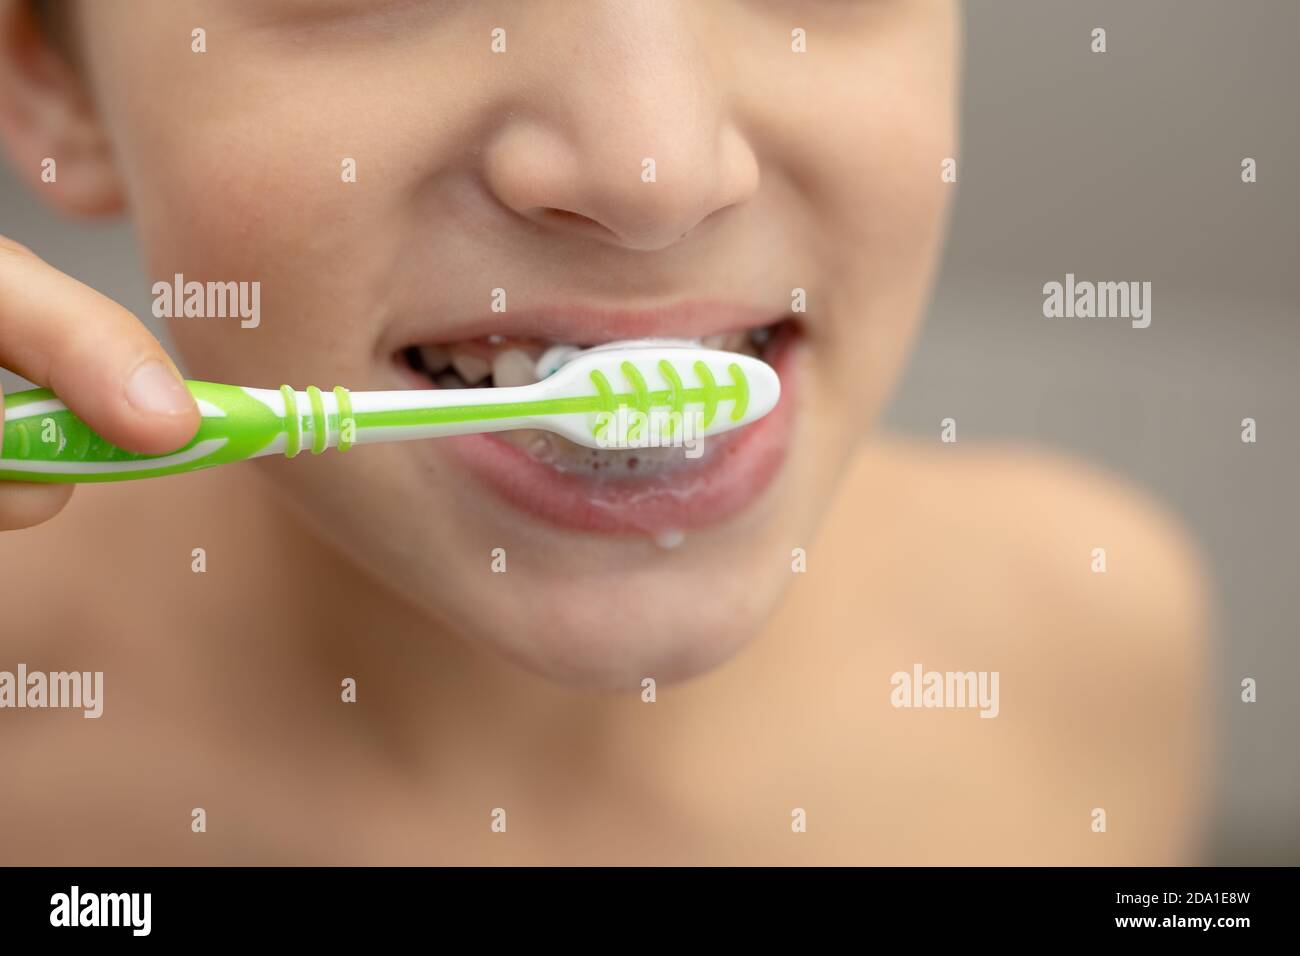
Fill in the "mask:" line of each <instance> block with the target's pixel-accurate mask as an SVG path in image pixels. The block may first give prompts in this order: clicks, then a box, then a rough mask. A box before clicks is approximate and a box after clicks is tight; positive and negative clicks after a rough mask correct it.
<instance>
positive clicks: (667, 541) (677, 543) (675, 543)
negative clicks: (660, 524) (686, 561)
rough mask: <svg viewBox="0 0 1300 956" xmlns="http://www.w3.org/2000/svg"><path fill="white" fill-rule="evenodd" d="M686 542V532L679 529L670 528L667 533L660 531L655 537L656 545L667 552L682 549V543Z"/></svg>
mask: <svg viewBox="0 0 1300 956" xmlns="http://www.w3.org/2000/svg"><path fill="white" fill-rule="evenodd" d="M685 540H686V532H685V531H682V530H680V529H678V528H669V529H667V530H666V531H660V532H659V533H658V534H656V535H655V536H654V543H655V544H657V545H658V546H659V547H661V548H663V549H664V550H665V551H671V550H673V548H679V547H681V544H682V542H683V541H685Z"/></svg>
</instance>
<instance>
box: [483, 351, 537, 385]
mask: <svg viewBox="0 0 1300 956" xmlns="http://www.w3.org/2000/svg"><path fill="white" fill-rule="evenodd" d="M537 380H538V379H537V363H536V362H535V361H534V360H533V358H532V357H531V356H530V355H529V354H528V353H527V352H525V351H524V350H523V349H506V350H505V351H504V352H498V353H497V354H496V356H495V357H494V358H493V359H492V384H494V385H495V386H496V387H497V388H514V387H516V386H519V385H532V384H533V382H536V381H537Z"/></svg>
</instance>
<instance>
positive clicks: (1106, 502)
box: [832, 439, 1212, 863]
mask: <svg viewBox="0 0 1300 956" xmlns="http://www.w3.org/2000/svg"><path fill="white" fill-rule="evenodd" d="M841 501H842V505H841V506H842V507H843V508H844V509H845V514H846V515H847V516H848V520H847V521H840V522H838V523H839V524H840V525H841V526H849V527H858V528H862V529H864V531H865V532H866V533H867V534H868V535H870V539H871V540H874V541H876V542H878V543H879V545H880V547H879V552H878V553H876V554H874V555H873V556H872V557H871V559H870V560H869V561H868V562H867V564H866V569H867V571H866V573H867V574H869V575H872V576H874V580H876V581H877V582H883V584H884V586H881V587H877V588H876V589H875V590H873V591H871V592H870V593H873V594H876V595H877V596H878V598H879V599H880V600H881V601H882V602H884V603H885V604H886V605H888V604H889V602H890V601H891V600H894V601H895V602H896V603H895V604H894V610H893V614H894V618H895V619H903V620H912V621H919V622H923V623H920V624H919V625H918V629H917V630H918V632H919V634H920V635H921V636H919V637H916V636H913V637H912V638H909V644H910V645H911V646H912V647H916V646H918V644H919V646H921V647H923V648H925V653H928V654H930V655H932V656H933V657H934V659H936V660H941V659H943V655H944V654H945V653H947V655H948V659H952V660H954V661H956V660H957V659H959V658H960V659H961V661H962V662H963V666H962V669H963V670H964V669H966V668H967V667H976V668H979V667H982V666H987V667H988V668H989V669H990V670H999V671H1000V672H1001V675H1002V685H1001V687H1002V705H1001V706H1002V713H1001V718H1002V719H1001V720H1000V721H996V722H994V723H999V724H1002V725H1003V728H1004V729H1005V730H1006V731H1013V730H1014V736H1015V740H1016V747H1017V748H1019V758H1018V759H1019V760H1020V761H1021V762H1022V766H1021V767H1020V769H1021V770H1023V772H1025V773H1026V774H1027V775H1029V774H1032V775H1033V778H1034V779H1035V782H1036V784H1037V785H1039V786H1042V787H1043V788H1045V789H1047V790H1049V791H1051V792H1052V793H1053V794H1054V795H1055V796H1056V798H1057V799H1058V800H1064V801H1065V803H1066V805H1061V804H1060V803H1058V804H1057V805H1056V807H1055V811H1053V812H1060V813H1062V814H1063V816H1062V818H1061V820H1060V826H1061V827H1063V828H1065V829H1064V830H1063V831H1062V839H1061V841H1060V842H1059V844H1058V847H1057V848H1058V849H1060V850H1061V851H1062V852H1063V853H1064V854H1065V856H1066V857H1068V858H1070V859H1073V860H1075V861H1077V862H1085V863H1086V862H1098V863H1100V862H1114V863H1120V862H1138V861H1144V862H1181V861H1185V860H1186V859H1188V858H1189V856H1190V855H1191V854H1193V853H1194V852H1195V849H1196V847H1195V843H1196V833H1197V831H1198V825H1199V823H1200V822H1201V819H1202V817H1203V814H1204V809H1205V808H1204V803H1203V795H1204V791H1205V788H1204V786H1203V785H1202V784H1203V782H1204V780H1205V771H1206V767H1207V764H1208V759H1209V746H1208V726H1209V720H1208V718H1209V716H1210V715H1209V713H1208V708H1207V702H1208V699H1209V698H1208V695H1207V693H1206V684H1207V679H1208V671H1209V666H1208V659H1209V644H1210V640H1209V636H1210V632H1211V619H1212V610H1211V608H1212V599H1211V594H1210V585H1209V576H1208V573H1207V570H1206V567H1205V562H1204V560H1203V558H1202V556H1201V553H1200V550H1199V548H1198V546H1197V545H1196V543H1195V541H1194V539H1193V538H1192V536H1191V534H1190V533H1189V531H1188V530H1187V529H1186V527H1185V526H1184V524H1183V523H1182V522H1181V521H1180V520H1179V519H1178V518H1177V517H1176V516H1175V515H1174V514H1173V512H1172V511H1171V510H1170V509H1169V508H1167V507H1166V506H1164V505H1163V504H1161V503H1160V502H1159V501H1158V500H1157V499H1156V498H1155V496H1154V495H1152V494H1151V493H1149V492H1146V491H1144V490H1141V489H1140V488H1138V487H1137V486H1136V485H1135V484H1133V483H1131V482H1128V481H1125V480H1123V479H1121V478H1119V477H1117V476H1114V475H1111V474H1107V473H1106V472H1104V471H1103V470H1101V469H1099V468H1097V467H1095V466H1091V465H1088V464H1086V463H1084V462H1081V461H1078V460H1074V459H1070V458H1068V457H1066V456H1063V455H1059V454H1055V453H1049V452H1043V451H1036V450H1031V449H1026V448H1016V447H985V448H972V449H969V450H967V449H964V448H963V449H961V450H958V449H957V448H956V447H955V446H935V445H928V446H921V445H919V444H916V443H912V442H907V441H903V440H893V439H891V440H886V441H881V442H879V443H876V444H874V445H873V446H871V447H870V448H868V449H867V450H866V451H865V452H864V453H863V454H862V456H861V459H860V460H859V461H858V462H857V464H856V467H855V469H854V471H853V473H852V475H851V477H850V478H849V480H848V485H847V487H846V488H845V489H844V493H843V494H842V495H841ZM837 537H838V538H840V539H841V542H840V544H839V545H838V546H839V547H844V546H845V544H844V542H843V540H842V538H843V536H836V535H834V534H833V535H832V538H837ZM855 565H856V566H858V567H862V562H845V563H842V565H841V566H855ZM917 577H920V578H921V579H922V582H923V583H922V584H921V585H920V586H919V589H918V586H917V584H916V583H915V581H914V580H912V579H914V578H917ZM858 586H859V587H865V586H866V585H865V584H863V583H862V582H859V584H858ZM901 601H906V602H907V604H906V607H904V606H903V605H902V604H901V603H898V602H901ZM908 615H911V617H910V618H909V617H908ZM945 649H946V650H945ZM919 653H921V652H918V655H919ZM972 661H975V662H976V663H971V662H972ZM979 661H985V662H987V664H984V665H981V664H979V663H978V662H979ZM1004 722H1005V723H1004ZM1016 759H1017V758H1011V760H1012V766H1009V767H1008V769H1007V772H1008V773H1012V774H1014V773H1016V772H1017V769H1016V768H1015V766H1014V764H1015V762H1016ZM1076 804H1077V805H1076ZM1097 809H1101V810H1103V811H1105V812H1106V815H1107V818H1108V822H1107V831H1106V832H1107V835H1108V836H1109V837H1110V838H1109V839H1101V838H1098V839H1094V837H1099V836H1100V835H1099V834H1095V833H1094V832H1093V831H1092V829H1091V828H1090V827H1088V826H1079V827H1077V828H1076V827H1075V824H1076V823H1078V822H1079V821H1085V820H1087V819H1088V818H1089V815H1090V814H1092V813H1093V812H1094V811H1095V810H1097ZM1070 828H1073V829H1070ZM1117 831H1118V832H1117ZM1060 861H1061V860H1060V858H1058V862H1060Z"/></svg>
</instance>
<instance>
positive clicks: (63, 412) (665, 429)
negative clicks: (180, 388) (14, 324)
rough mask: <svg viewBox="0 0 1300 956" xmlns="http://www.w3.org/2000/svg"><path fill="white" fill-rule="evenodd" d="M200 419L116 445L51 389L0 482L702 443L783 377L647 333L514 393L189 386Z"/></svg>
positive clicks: (9, 424) (22, 429) (8, 414)
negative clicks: (548, 447)
mask: <svg viewBox="0 0 1300 956" xmlns="http://www.w3.org/2000/svg"><path fill="white" fill-rule="evenodd" d="M186 385H187V387H188V388H189V390H190V394H192V395H193V396H194V400H195V402H196V403H197V404H198V407H199V412H200V414H201V416H202V422H201V424H200V425H199V430H198V433H197V434H196V435H195V436H194V438H193V439H192V440H191V441H190V442H189V443H188V444H187V445H185V446H184V447H183V448H181V449H179V450H177V451H175V452H172V453H170V454H166V455H137V454H134V453H133V452H129V451H125V450H123V449H121V448H118V447H116V446H115V445H112V444H110V443H109V442H108V441H106V440H105V439H103V438H101V437H100V436H99V435H97V434H95V433H94V432H93V431H92V430H91V429H90V427H89V426H88V425H86V424H85V422H83V421H81V419H79V418H77V417H76V416H75V415H74V414H72V412H71V411H69V410H68V408H67V406H65V405H64V404H63V402H61V401H60V400H59V399H58V398H57V397H56V396H55V395H54V393H53V392H51V391H50V390H49V389H43V388H40V389H32V390H30V391H25V392H18V393H16V394H14V395H8V396H6V397H5V402H4V442H3V446H0V480H5V481H37V482H65V483H66V482H99V481H123V480H127V479H133V478H156V477H161V476H163V475H174V474H179V473H182V472H187V471H197V470H199V469H201V468H211V467H213V466H215V465H224V464H228V463H229V462H234V461H243V460H245V459H248V458H259V457H261V456H263V455H272V454H283V455H284V456H285V457H287V458H293V457H294V456H295V455H297V454H298V453H299V452H301V451H308V450H309V451H311V452H312V453H313V454H320V453H321V452H323V451H325V449H327V448H337V449H338V450H339V451H347V450H348V449H349V448H351V447H352V446H353V445H364V444H369V443H372V442H388V441H408V440H414V439H421V438H440V437H443V436H447V435H468V434H475V433H480V432H496V431H508V430H510V429H516V428H537V429H545V430H548V431H552V432H555V433H556V434H558V435H561V436H563V437H564V438H567V439H569V440H570V441H573V442H577V443H578V444H580V445H586V446H588V447H591V448H643V447H652V446H660V447H662V446H665V445H673V444H679V443H684V442H689V441H691V440H699V439H703V438H708V437H712V436H714V435H718V434H721V433H722V432H726V431H730V430H731V429H733V428H740V427H742V426H744V425H748V424H750V423H751V422H754V421H757V420H758V419H760V418H762V417H763V416H764V415H766V414H767V413H768V412H770V411H771V410H772V408H773V407H774V406H775V405H776V402H777V399H778V397H779V396H780V390H781V385H780V380H779V379H778V378H777V374H776V372H775V371H774V370H773V369H772V368H771V366H769V365H767V364H766V363H764V362H762V361H760V360H759V359H756V358H753V357H751V356H748V355H740V354H736V353H732V352H721V351H716V350H713V349H704V348H696V347H692V346H689V345H662V344H645V343H637V342H630V343H628V342H625V343H612V344H610V345H604V346H598V347H596V348H593V349H587V350H585V351H582V352H578V353H577V354H576V355H575V356H574V357H573V358H571V359H570V360H569V361H568V362H567V363H566V364H564V365H562V366H561V367H560V368H559V369H557V370H556V371H555V372H554V373H553V374H552V375H550V377H548V378H545V379H543V380H542V381H540V382H535V383H534V384H532V385H522V386H518V387H511V388H472V389H471V388H458V389H427V390H404V391H391V392H390V391H383V392H349V391H348V390H347V389H345V388H342V387H338V388H334V389H332V390H331V391H322V390H321V389H319V388H316V387H314V386H311V387H308V388H307V389H306V390H305V391H295V390H294V389H292V388H290V387H289V386H288V385H285V386H282V387H281V388H280V389H279V390H275V389H262V388H244V387H242V386H239V385H218V384H215V383H212V382H186Z"/></svg>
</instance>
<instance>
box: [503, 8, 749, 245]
mask: <svg viewBox="0 0 1300 956" xmlns="http://www.w3.org/2000/svg"><path fill="white" fill-rule="evenodd" d="M688 5H689V4H688ZM566 6H567V4H566ZM574 6H578V5H574ZM582 6H583V7H584V10H585V13H586V16H585V17H584V21H583V23H582V25H581V33H582V34H583V35H585V42H584V43H583V44H582V47H581V49H580V50H579V51H578V52H576V53H575V52H574V51H573V50H572V48H571V47H569V46H567V45H563V44H556V45H555V46H556V47H563V58H557V59H550V58H549V57H547V58H546V59H545V62H542V60H541V59H538V60H535V61H534V62H531V63H529V64H528V66H527V67H526V68H525V69H523V70H522V71H520V73H519V74H517V76H518V77H519V79H517V80H516V82H518V83H520V84H521V86H520V89H519V90H518V92H517V93H516V96H517V100H516V101H517V102H519V104H520V107H521V108H519V109H517V110H514V111H512V112H513V114H514V115H512V116H509V117H507V119H506V120H505V121H504V123H503V124H502V125H501V126H500V127H499V128H497V129H496V130H495V131H494V133H493V135H492V137H491V140H490V141H489V143H488V145H487V148H486V155H485V156H484V160H483V162H484V175H485V178H486V181H487V184H488V187H489V188H490V189H491V191H492V192H493V193H494V195H495V196H496V198H497V199H498V200H499V201H500V202H501V203H503V204H504V205H505V206H507V207H508V208H510V209H511V210H513V211H514V212H516V213H517V214H519V215H520V216H523V217H525V218H527V219H529V220H531V221H532V222H534V223H536V224H537V225H539V226H541V227H543V228H545V229H547V230H549V231H552V232H554V233H558V234H562V235H568V236H577V237H584V238H588V239H593V240H596V241H599V242H603V243H606V244H610V245H616V246H620V247H624V248H627V249H635V250H643V251H654V250H659V249H665V248H667V247H669V246H671V245H673V244H674V243H677V242H679V241H680V240H681V239H683V238H684V237H686V236H688V235H690V234H691V233H692V232H693V231H694V230H695V229H696V228H697V227H698V226H699V225H700V224H701V223H702V222H704V221H705V220H706V219H709V218H710V217H713V216H716V215H717V214H719V213H721V212H723V211H724V210H726V209H728V208H729V207H732V206H736V205H737V204H740V203H743V202H745V201H746V200H747V199H749V198H750V197H751V196H753V195H754V193H755V192H756V191H757V188H758V180H759V167H758V159H757V157H756V156H755V154H754V150H753V148H752V145H751V143H750V142H749V140H748V139H747V138H746V136H745V135H744V133H743V132H742V130H741V129H740V127H739V125H738V123H737V121H736V119H735V117H734V116H732V115H730V112H729V110H728V107H727V91H726V90H725V89H723V88H720V87H719V86H718V84H717V83H716V82H715V81H713V80H712V79H711V77H710V73H711V70H710V65H709V63H708V58H707V53H706V52H705V50H704V49H702V48H701V47H700V46H698V45H696V44H693V43H692V40H691V35H690V30H689V26H688V25H687V24H684V23H683V22H682V20H683V12H682V9H681V6H680V5H679V4H678V3H675V2H672V0H653V2H650V3H639V2H636V0H632V2H627V0H623V2H622V3H619V4H611V5H602V6H601V7H598V9H604V10H606V11H607V12H606V13H604V14H601V15H596V16H594V17H593V16H592V13H591V9H592V8H591V7H587V6H586V5H582ZM629 20H630V21H632V22H629ZM510 55H512V56H513V55H515V54H513V53H512V54H510ZM526 86H531V87H532V88H533V89H532V90H529V89H526V88H524V87H526Z"/></svg>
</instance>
